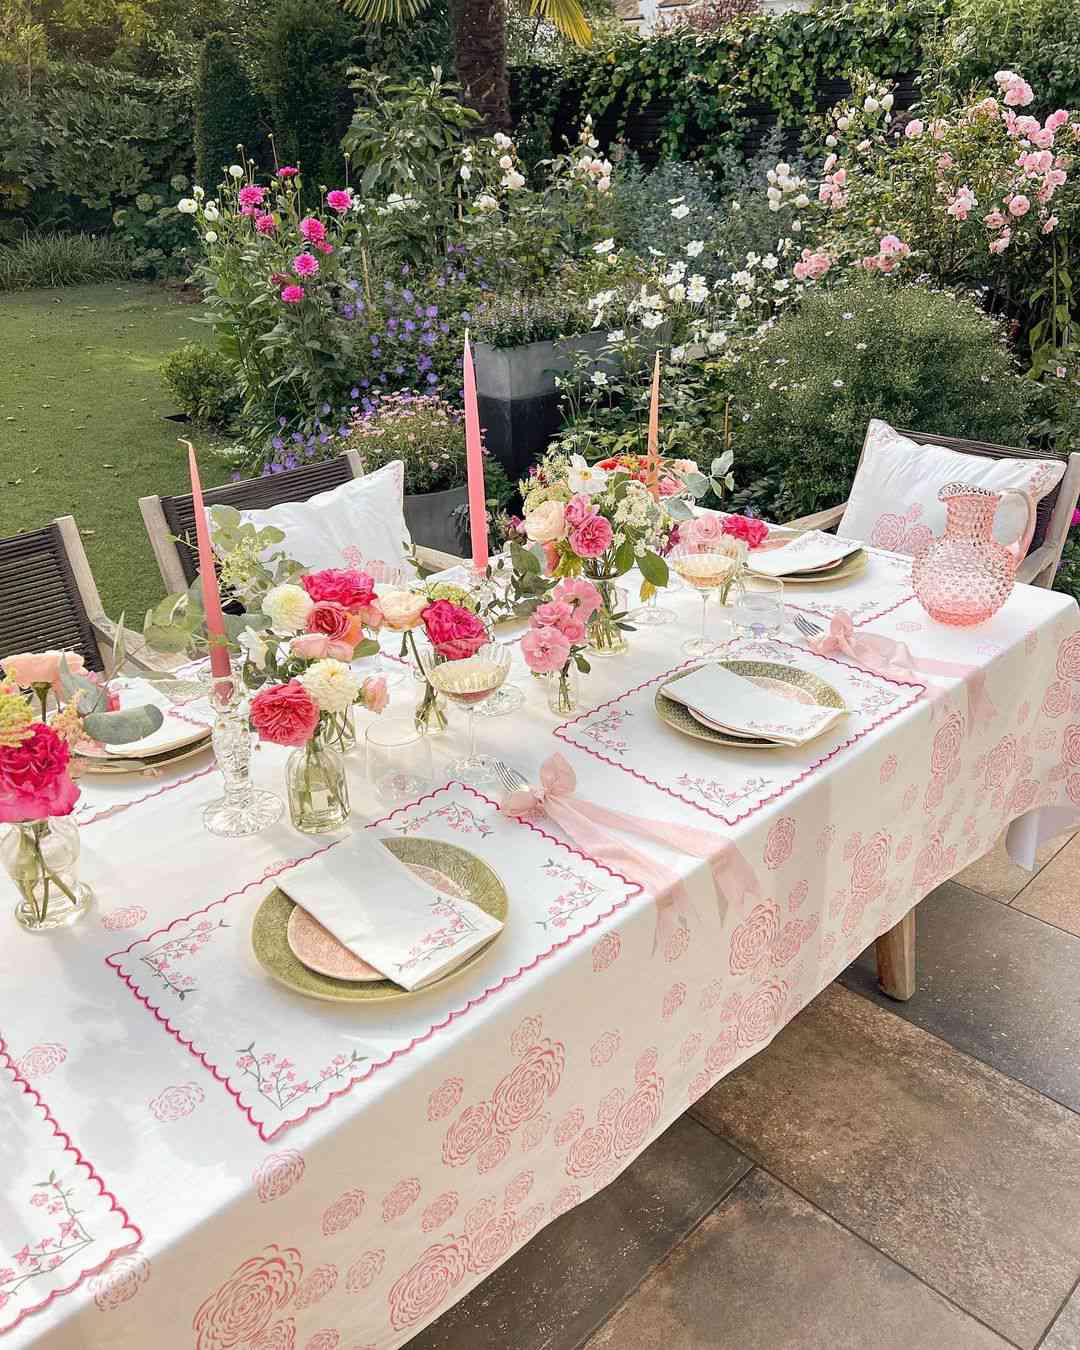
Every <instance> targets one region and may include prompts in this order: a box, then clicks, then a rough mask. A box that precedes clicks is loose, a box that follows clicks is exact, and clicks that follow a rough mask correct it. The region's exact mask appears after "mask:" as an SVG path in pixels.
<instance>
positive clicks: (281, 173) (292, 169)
mask: <svg viewBox="0 0 1080 1350" xmlns="http://www.w3.org/2000/svg"><path fill="white" fill-rule="evenodd" d="M299 172H300V170H299V169H298V168H296V166H295V165H293V164H285V165H282V167H281V168H280V169H278V171H277V176H278V177H279V178H295V177H296V175H297V174H298V173H299Z"/></svg>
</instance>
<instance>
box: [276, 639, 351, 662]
mask: <svg viewBox="0 0 1080 1350" xmlns="http://www.w3.org/2000/svg"><path fill="white" fill-rule="evenodd" d="M289 651H290V652H291V653H292V655H293V656H298V657H299V658H300V659H301V660H302V661H323V660H326V659H327V658H330V659H332V660H334V661H351V660H352V658H353V651H354V648H353V647H351V646H350V645H349V644H348V643H347V642H337V641H335V640H334V639H333V638H331V637H327V636H326V634H325V633H301V634H300V636H299V637H294V638H293V640H292V641H291V642H290V643H289Z"/></svg>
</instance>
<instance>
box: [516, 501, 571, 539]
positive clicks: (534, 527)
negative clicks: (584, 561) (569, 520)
mask: <svg viewBox="0 0 1080 1350" xmlns="http://www.w3.org/2000/svg"><path fill="white" fill-rule="evenodd" d="M525 533H526V535H527V536H528V537H529V539H531V540H532V542H533V543H534V544H553V543H554V542H555V541H556V540H557V539H565V538H566V507H565V506H564V505H563V503H562V502H542V503H541V505H540V506H538V507H537V508H536V510H535V511H530V512H529V514H528V515H527V516H526V517H525Z"/></svg>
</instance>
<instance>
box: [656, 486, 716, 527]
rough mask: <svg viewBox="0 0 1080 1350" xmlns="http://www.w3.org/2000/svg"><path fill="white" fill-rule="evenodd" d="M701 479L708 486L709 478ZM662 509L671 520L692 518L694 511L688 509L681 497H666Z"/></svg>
mask: <svg viewBox="0 0 1080 1350" xmlns="http://www.w3.org/2000/svg"><path fill="white" fill-rule="evenodd" d="M702 481H703V482H704V483H705V486H706V487H708V485H709V480H708V479H707V478H706V479H703V480H702ZM664 510H665V511H666V512H667V513H668V515H669V516H670V517H671V519H672V520H693V518H694V513H693V511H692V510H691V509H690V506H689V504H688V503H687V502H684V501H683V499H682V498H681V497H668V498H666V500H665V501H664Z"/></svg>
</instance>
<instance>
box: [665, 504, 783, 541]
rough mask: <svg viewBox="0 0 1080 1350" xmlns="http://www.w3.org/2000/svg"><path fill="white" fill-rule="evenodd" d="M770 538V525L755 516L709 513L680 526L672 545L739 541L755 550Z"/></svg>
mask: <svg viewBox="0 0 1080 1350" xmlns="http://www.w3.org/2000/svg"><path fill="white" fill-rule="evenodd" d="M768 537H769V527H768V525H766V524H765V522H764V521H763V520H757V519H756V518H755V517H754V516H721V515H716V514H714V513H712V512H709V513H708V514H706V515H700V516H695V517H694V519H693V520H688V521H686V522H685V523H684V524H682V525H680V526H679V528H678V533H677V536H676V538H675V539H674V540H673V541H671V543H672V547H674V544H675V543H680V544H712V543H716V542H717V541H718V540H720V539H737V540H739V541H741V542H742V543H744V544H745V545H746V547H747V548H748V549H755V548H760V547H761V545H762V544H763V543H764V542H765V540H766V539H767V538H768Z"/></svg>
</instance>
